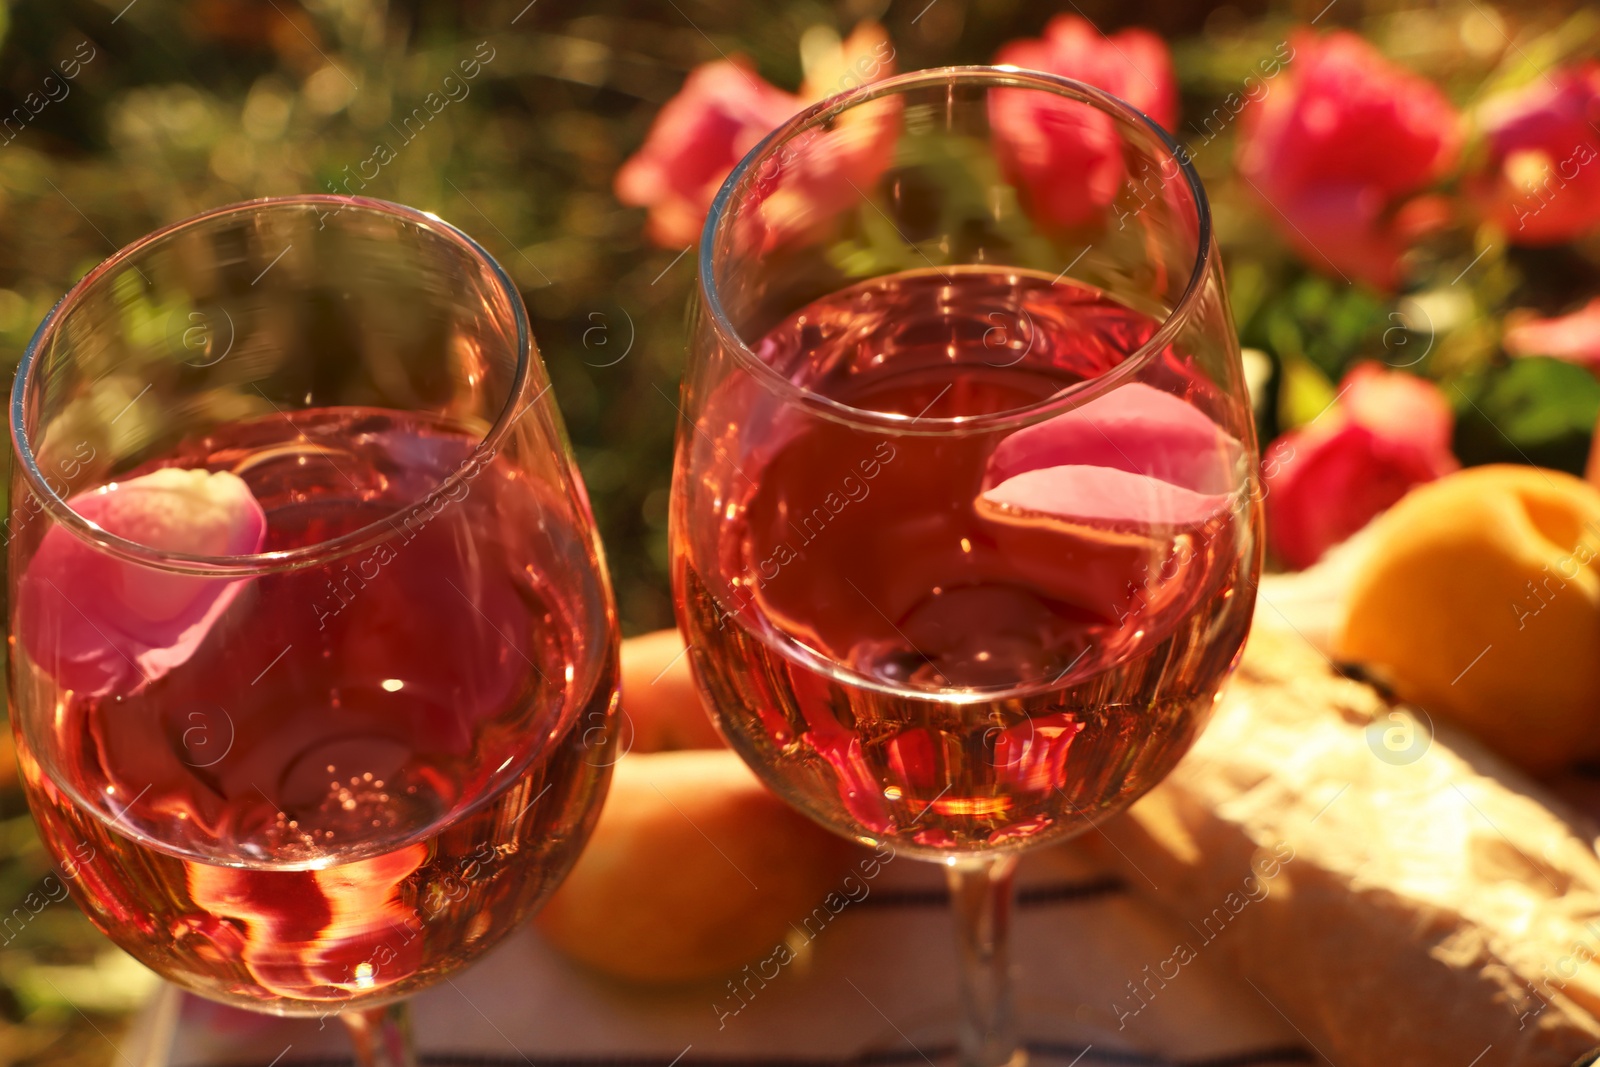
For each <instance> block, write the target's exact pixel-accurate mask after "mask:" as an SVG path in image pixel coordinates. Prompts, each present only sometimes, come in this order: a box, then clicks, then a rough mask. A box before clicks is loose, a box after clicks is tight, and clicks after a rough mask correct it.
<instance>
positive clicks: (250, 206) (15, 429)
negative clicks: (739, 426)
mask: <svg viewBox="0 0 1600 1067" xmlns="http://www.w3.org/2000/svg"><path fill="white" fill-rule="evenodd" d="M318 205H334V206H335V207H336V208H337V209H338V211H337V212H335V213H336V214H337V213H338V212H342V211H345V210H347V209H352V208H353V209H355V210H357V211H360V212H366V213H370V214H373V215H379V216H384V217H388V218H391V219H400V220H403V221H405V222H409V223H411V224H413V225H415V226H417V227H418V228H420V229H424V230H427V231H428V232H430V233H433V234H435V235H437V236H439V237H442V238H443V239H444V240H446V241H447V242H449V243H451V244H454V245H456V246H457V247H459V248H462V249H464V250H465V251H466V253H467V254H468V256H469V257H471V258H472V259H473V260H475V261H477V262H478V263H479V264H480V265H482V266H484V267H486V268H487V269H488V274H489V277H490V278H491V279H492V280H493V282H494V285H495V287H496V288H498V289H499V290H500V291H501V293H502V295H503V296H504V297H505V298H506V301H507V303H508V305H509V307H510V309H511V317H512V319H513V320H514V324H515V327H516V348H517V350H516V353H515V355H516V360H517V366H516V371H515V373H514V374H513V375H512V379H511V388H510V390H509V392H508V395H507V397H506V401H505V404H504V406H503V407H502V408H501V409H500V411H499V412H498V413H497V414H496V415H495V420H494V422H493V424H492V425H491V426H490V427H489V429H488V430H486V431H485V432H484V433H483V434H482V435H481V437H479V439H478V441H477V442H476V443H475V444H474V445H473V448H472V452H471V454H470V455H469V456H468V458H467V460H466V461H464V462H463V463H462V464H460V465H458V466H457V468H456V469H455V470H454V471H452V472H451V473H450V474H449V475H447V476H446V477H444V478H442V479H440V481H439V482H438V483H437V484H436V485H434V486H433V487H432V488H430V489H429V490H428V491H427V492H426V493H424V494H422V495H421V496H420V497H419V498H418V499H417V500H413V501H411V502H409V503H407V504H405V505H403V506H401V507H399V508H396V509H395V510H394V511H392V512H390V513H389V514H387V515H385V516H383V517H382V518H379V519H376V520H374V521H372V522H370V523H367V524H366V525H364V526H361V527H359V528H357V529H355V530H352V531H350V532H349V533H345V534H341V535H340V536H338V537H331V538H328V539H327V540H325V541H318V542H315V543H313V544H309V545H301V546H299V547H297V548H290V549H279V550H277V551H272V552H255V553H250V554H247V555H238V556H209V555H202V554H198V553H189V552H170V551H166V550H162V549H157V548H152V547H151V546H149V545H145V544H141V543H140V542H138V541H131V540H129V539H127V538H125V537H120V536H118V535H116V534H113V533H111V532H109V531H107V530H106V529H104V528H103V527H101V526H100V525H98V524H97V523H95V522H92V521H91V520H89V519H86V518H84V517H83V516H82V515H80V514H79V513H78V512H77V511H75V510H73V508H72V507H71V505H70V504H69V503H68V502H67V500H66V498H64V497H62V496H61V494H59V493H57V492H56V491H55V490H54V489H53V488H51V486H50V483H49V480H48V479H47V478H46V476H45V474H44V472H43V471H42V470H41V469H40V468H39V463H38V457H37V456H36V455H35V453H34V450H33V445H32V443H31V441H30V439H29V434H28V431H27V428H26V425H25V418H26V412H27V399H28V397H29V395H30V393H31V392H32V386H33V382H34V380H35V378H36V377H37V375H38V370H39V367H40V352H41V350H42V349H43V348H44V347H45V346H46V344H47V343H48V342H50V341H53V340H54V339H55V336H56V332H55V331H56V327H57V326H58V324H59V323H60V321H61V320H62V318H63V316H64V315H65V314H67V313H68V312H70V311H72V310H73V309H74V308H75V307H76V306H77V305H78V304H79V303H80V302H81V301H82V300H83V298H84V295H85V294H86V293H88V292H89V290H90V289H92V288H93V287H94V286H96V285H97V284H99V283H101V282H102V281H104V279H105V278H106V277H107V276H109V275H110V274H111V273H112V272H114V271H115V270H116V269H117V268H119V267H121V266H122V265H124V264H125V263H127V262H129V261H130V260H132V259H133V258H134V257H135V256H137V255H138V254H139V253H141V252H144V251H147V250H148V249H150V248H151V247H153V246H155V245H157V244H159V243H161V242H163V241H166V240H169V239H170V238H172V237H173V236H175V235H177V234H179V233H181V232H183V231H185V230H188V229H190V228H191V227H194V226H196V225H198V224H200V223H204V222H209V221H212V220H215V219H219V218H224V217H226V216H229V215H247V214H252V213H256V212H259V211H261V210H263V209H266V210H276V209H283V208H306V207H315V206H318ZM533 348H534V341H533V333H532V327H531V326H530V324H529V322H528V313H527V309H526V307H525V306H524V305H523V302H522V294H521V292H520V291H519V290H518V289H517V286H516V283H515V282H513V281H512V279H511V277H510V275H508V274H507V273H506V272H505V269H504V268H503V267H501V266H500V264H499V263H498V262H496V260H495V258H494V257H493V256H491V255H490V254H489V253H488V252H487V251H486V250H485V249H484V248H483V246H482V245H480V244H478V242H477V241H475V240H473V239H472V238H471V237H469V236H468V235H467V234H466V233H464V232H462V231H461V230H459V229H457V228H456V227H455V226H452V225H451V224H450V223H448V222H445V221H444V220H443V219H441V218H440V217H439V216H438V215H435V214H434V213H433V212H431V211H423V210H421V209H419V208H413V207H408V206H406V205H404V204H397V203H394V202H392V201H388V200H379V199H376V198H373V197H363V196H339V195H334V194H328V193H304V194H296V195H292V196H267V197H259V198H257V199H254V200H241V201H237V202H235V203H231V204H224V205H222V206H220V207H214V208H209V209H207V210H205V211H202V212H200V213H198V214H195V215H191V216H189V217H188V218H184V219H180V220H178V221H177V222H172V223H168V224H167V225H165V226H162V227H159V228H157V229H155V230H152V231H151V232H149V233H147V234H145V235H144V236H143V237H140V238H139V239H137V240H135V241H133V242H132V243H130V244H127V245H124V246H123V247H122V248H119V249H118V250H117V251H115V252H113V253H112V254H111V255H110V256H108V257H106V258H105V259H104V260H102V261H101V262H100V263H98V264H96V265H95V267H94V268H93V269H92V270H90V271H89V273H87V274H85V275H84V276H83V277H82V278H80V279H78V281H77V282H76V283H75V284H74V285H73V286H72V288H70V289H68V290H67V292H66V294H65V295H63V296H62V297H61V299H59V300H57V301H56V303H55V305H54V306H53V307H51V309H50V310H49V312H48V313H46V315H45V317H44V319H43V320H41V321H40V323H39V325H38V327H37V328H36V329H35V330H34V333H33V337H32V338H31V339H29V341H28V345H27V348H26V349H24V350H23V353H22V359H21V360H20V361H19V362H18V364H17V373H16V377H15V378H14V379H13V381H12V385H11V444H12V448H13V454H14V455H15V456H16V460H17V466H18V468H19V469H20V470H21V472H22V475H23V478H24V479H25V480H26V482H27V484H28V489H29V490H30V491H31V492H32V493H33V495H34V496H35V497H36V498H38V499H39V501H40V502H41V503H42V505H43V507H44V510H45V511H46V512H48V513H49V515H50V518H51V519H53V520H54V521H55V522H57V523H59V524H60V525H61V526H63V527H65V528H66V529H67V530H68V532H70V533H71V534H72V535H73V536H74V537H77V538H78V539H79V540H80V541H83V542H85V543H86V544H88V545H90V546H91V547H92V548H95V549H98V550H100V551H103V552H107V553H109V554H111V555H113V556H116V557H118V558H120V559H123V560H126V561H128V562H133V563H139V564H143V565H145V566H149V567H152V568H155V569H157V570H162V571H168V572H172V573H177V574H191V575H202V576H206V577H251V576H257V575H263V574H273V573H281V572H284V571H293V570H300V569H303V568H306V567H313V566H317V565H319V564H322V563H327V562H330V561H332V560H335V559H338V558H340V557H342V556H347V555H350V554H351V553H354V552H359V551H360V550H362V549H364V548H368V547H371V546H373V545H376V544H378V543H380V542H382V541H384V540H387V539H388V538H389V537H391V536H393V535H394V532H395V531H394V526H393V522H394V520H395V519H396V518H397V517H398V516H401V515H404V514H406V513H408V512H410V511H411V510H413V509H414V508H415V507H416V506H417V505H418V504H420V503H424V502H426V501H428V500H432V499H433V498H434V497H436V496H438V495H440V494H441V493H446V492H449V491H451V490H453V489H454V488H455V487H456V486H457V485H458V484H461V483H463V482H465V481H467V480H468V479H470V478H472V477H475V476H476V474H477V472H476V471H475V470H473V469H472V467H473V464H472V462H471V461H472V460H473V459H476V458H477V457H479V456H481V455H482V454H483V453H484V452H485V451H489V452H491V453H492V452H493V451H494V450H495V449H496V447H497V446H498V444H499V442H500V441H501V440H502V439H503V438H504V437H505V435H506V434H507V433H508V432H509V431H510V429H511V426H512V424H514V423H515V422H516V420H517V419H518V418H520V417H521V415H522V413H524V412H525V411H526V408H523V409H522V411H518V407H519V404H520V401H521V399H522V396H523V394H524V393H525V392H527V390H528V388H529V386H530V383H531V382H532V379H533V376H532V373H531V369H532V365H533ZM535 399H537V398H535ZM16 506H17V502H16V501H13V502H12V505H11V507H12V510H13V512H14V511H15V508H16Z"/></svg>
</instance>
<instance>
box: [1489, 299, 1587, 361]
mask: <svg viewBox="0 0 1600 1067" xmlns="http://www.w3.org/2000/svg"><path fill="white" fill-rule="evenodd" d="M1504 344H1505V349H1506V351H1507V352H1509V353H1511V354H1512V355H1513V356H1554V357H1555V358H1556V359H1564V360H1567V361H1568V362H1570V363H1576V364H1578V365H1579V366H1582V367H1588V368H1589V369H1590V370H1591V371H1595V372H1596V373H1600V297H1596V298H1595V299H1593V300H1591V301H1589V302H1588V303H1587V304H1585V305H1584V306H1583V307H1581V308H1579V309H1578V310H1577V311H1573V312H1570V313H1569V314H1566V315H1557V316H1556V317H1555V318H1550V319H1541V318H1533V317H1522V316H1520V315H1519V316H1518V317H1517V318H1515V319H1514V321H1513V322H1510V323H1508V324H1507V326H1506V336H1505V341H1504Z"/></svg>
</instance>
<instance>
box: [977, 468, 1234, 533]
mask: <svg viewBox="0 0 1600 1067" xmlns="http://www.w3.org/2000/svg"><path fill="white" fill-rule="evenodd" d="M1228 499H1229V497H1228V494H1226V493H1196V492H1195V491H1194V490H1192V489H1185V488H1183V487H1182V486H1178V485H1173V484H1172V483H1171V482H1164V481H1161V480H1160V479H1158V478H1147V477H1145V476H1144V475H1142V474H1130V473H1129V472H1127V471H1121V470H1117V469H1116V468H1115V467H1087V466H1083V465H1081V464H1064V465H1062V466H1059V467H1040V468H1039V469H1038V470H1031V471H1023V472H1022V473H1021V474H1019V475H1017V476H1016V477H1014V478H1007V479H1006V480H1005V481H1003V482H1001V483H1000V484H999V485H997V486H995V487H994V488H993V489H990V490H989V491H988V492H986V493H984V494H983V500H984V502H985V503H987V504H989V505H991V506H999V507H1002V508H1007V509H1012V510H1015V511H1021V512H1037V513H1041V514H1045V515H1059V516H1062V517H1064V518H1071V519H1077V520H1081V521H1084V522H1092V523H1100V524H1107V525H1118V524H1122V523H1129V522H1131V523H1137V524H1139V525H1141V526H1145V525H1149V526H1191V525H1195V524H1198V523H1201V522H1204V521H1205V520H1206V519H1208V518H1210V517H1211V516H1213V515H1215V514H1216V513H1217V512H1218V511H1220V510H1221V509H1222V508H1223V507H1225V506H1226V505H1227V503H1228Z"/></svg>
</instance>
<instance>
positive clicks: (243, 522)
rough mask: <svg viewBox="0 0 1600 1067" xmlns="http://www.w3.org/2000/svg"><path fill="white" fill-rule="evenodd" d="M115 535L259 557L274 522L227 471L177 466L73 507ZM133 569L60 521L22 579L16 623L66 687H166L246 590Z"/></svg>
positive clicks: (90, 690)
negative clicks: (162, 682)
mask: <svg viewBox="0 0 1600 1067" xmlns="http://www.w3.org/2000/svg"><path fill="white" fill-rule="evenodd" d="M67 503H68V504H69V506H71V508H72V509H73V510H74V511H76V512H77V513H78V514H79V515H81V516H83V517H84V518H85V519H87V520H88V521H90V522H91V523H94V524H95V525H96V526H98V527H100V528H101V529H102V530H105V531H106V532H107V533H111V534H115V535H116V536H118V537H121V538H124V539H126V540H129V541H133V542H135V543H137V544H140V545H144V546H146V547H148V548H152V549H156V550H159V551H163V552H180V553H187V554H191V555H206V556H238V555H248V554H251V553H254V552H259V551H260V550H261V546H262V544H263V543H264V541H265V539H266V529H267V519H266V515H265V513H264V512H263V511H262V510H261V505H260V504H259V503H257V502H256V499H255V497H254V496H253V495H251V493H250V489H249V487H248V486H246V485H245V483H244V482H243V481H241V480H240V479H239V478H238V477H236V476H235V475H232V474H228V473H225V472H224V473H216V474H212V473H208V472H206V471H203V470H180V469H177V468H167V469H163V470H157V471H153V472H152V473H150V474H146V475H143V476H141V477H138V478H134V479H131V480H129V481H126V482H113V483H112V484H110V485H108V486H104V487H102V488H100V489H96V490H94V491H92V492H89V493H84V494H82V495H80V496H77V497H74V498H72V499H71V500H69V501H68V502H67ZM244 584H245V582H244V580H235V581H229V580H226V579H221V578H204V577H199V576H195V575H185V574H172V573H169V572H166V571H162V570H158V569H156V568H154V567H149V566H145V565H143V564H137V563H131V562H126V561H124V560H121V559H118V558H117V557H115V556H113V555H111V554H110V553H108V552H104V551H101V550H99V549H96V548H94V547H92V546H91V545H89V544H87V543H85V542H84V541H81V540H79V539H78V538H77V537H76V536H74V535H73V534H72V533H71V532H69V531H68V530H67V529H66V528H65V527H62V526H59V525H58V526H52V527H51V528H50V530H49V532H47V533H46V534H45V536H44V539H43V541H42V542H41V543H40V546H39V551H38V552H37V553H35V554H34V557H33V559H32V560H31V561H29V563H28V568H27V571H26V573H24V575H23V576H22V580H21V581H20V582H19V583H18V594H17V596H18V599H17V616H16V625H17V628H18V631H19V632H20V634H21V637H22V642H23V645H24V647H25V648H26V650H27V652H28V655H30V656H31V657H32V658H33V659H34V661H35V662H36V663H38V664H39V665H40V666H41V667H42V668H43V669H44V670H45V671H47V672H48V673H49V674H50V675H51V676H52V677H54V678H55V679H56V681H57V682H58V683H60V684H61V685H62V686H63V687H64V688H67V689H70V690H73V691H74V692H77V693H80V694H85V695H94V696H101V695H105V694H107V693H123V694H125V693H127V692H130V691H132V690H133V689H135V688H137V687H138V686H139V685H140V684H141V683H143V682H147V681H155V680H156V679H157V678H160V677H161V676H162V675H164V674H166V673H167V672H168V671H170V670H172V669H173V668H174V667H177V666H179V665H180V664H182V663H184V662H186V661H187V660H188V659H189V657H191V656H193V655H194V653H195V650H196V649H197V648H198V647H199V646H200V642H201V641H202V640H204V639H205V636H206V634H207V633H208V632H209V631H210V629H211V627H212V626H213V625H214V624H215V623H216V621H217V619H218V618H220V617H221V615H222V613H223V612H224V611H226V610H227V608H228V605H229V604H231V603H232V602H233V598H234V597H235V596H237V595H238V593H239V592H240V590H241V589H242V588H243V586H244Z"/></svg>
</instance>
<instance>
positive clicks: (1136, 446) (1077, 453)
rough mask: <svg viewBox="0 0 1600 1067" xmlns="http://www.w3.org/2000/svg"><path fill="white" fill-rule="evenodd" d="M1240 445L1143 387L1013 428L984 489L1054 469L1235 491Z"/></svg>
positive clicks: (1191, 409)
mask: <svg viewBox="0 0 1600 1067" xmlns="http://www.w3.org/2000/svg"><path fill="white" fill-rule="evenodd" d="M1241 455H1242V449H1241V448H1240V446H1239V442H1238V440H1237V439H1235V438H1234V437H1232V436H1230V435H1229V434H1227V433H1225V432H1224V431H1223V430H1222V429H1221V427H1219V426H1218V425H1217V424H1216V423H1215V422H1212V421H1211V419H1210V418H1208V417H1207V416H1206V415H1205V413H1204V412H1202V411H1200V410H1199V409H1198V408H1196V407H1195V406H1194V405H1192V404H1189V403H1186V402H1185V401H1183V400H1182V399H1180V398H1178V397H1176V396H1173V395H1172V394H1171V393H1168V392H1164V391H1162V390H1160V389H1156V388H1154V387H1152V386H1148V385H1145V384H1144V383H1142V382H1133V383H1131V384H1129V385H1124V386H1122V387H1120V388H1117V389H1113V390H1112V391H1111V392H1109V393H1107V394H1105V395H1104V396H1101V397H1097V398H1095V399H1094V400H1091V401H1089V402H1088V403H1087V404H1084V405H1083V406H1082V407H1077V408H1073V409H1072V410H1071V411H1068V412H1067V413H1065V414H1063V415H1057V416H1056V417H1055V418H1053V419H1046V420H1045V421H1044V422H1040V423H1035V424H1034V425H1032V426H1028V427H1025V428H1023V429H1021V430H1018V431H1017V432H1016V433H1014V434H1012V435H1010V436H1009V437H1007V438H1006V439H1005V440H1004V441H1001V442H1000V444H999V446H998V447H996V448H995V450H994V455H992V456H991V457H990V458H989V469H988V472H987V475H988V476H987V477H986V478H985V484H986V485H989V486H995V485H998V484H999V483H1001V482H1004V481H1006V480H1007V479H1009V478H1012V477H1014V476H1016V475H1018V474H1021V473H1023V472H1024V471H1032V470H1037V469H1038V468H1041V467H1053V466H1059V465H1067V464H1072V465H1078V466H1090V467H1107V468H1110V469H1112V470H1120V471H1128V472H1131V473H1134V474H1141V475H1145V476H1146V477H1148V478H1151V479H1155V480H1159V481H1162V482H1168V483H1170V484H1172V485H1176V486H1182V487H1183V488H1186V489H1192V490H1194V491H1195V492H1198V493H1207V494H1212V493H1229V492H1231V491H1233V490H1234V489H1235V488H1237V486H1238V484H1239V482H1238V470H1237V465H1238V462H1239V459H1240V457H1241Z"/></svg>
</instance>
